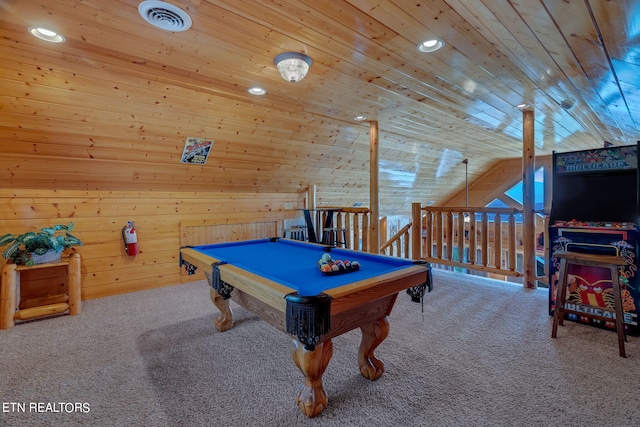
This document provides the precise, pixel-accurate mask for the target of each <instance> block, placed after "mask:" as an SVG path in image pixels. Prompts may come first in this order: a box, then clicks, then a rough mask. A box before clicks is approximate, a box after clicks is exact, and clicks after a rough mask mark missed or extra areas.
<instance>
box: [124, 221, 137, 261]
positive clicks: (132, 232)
mask: <svg viewBox="0 0 640 427" xmlns="http://www.w3.org/2000/svg"><path fill="white" fill-rule="evenodd" d="M122 240H123V241H124V250H125V251H127V254H129V256H134V255H138V252H139V251H138V235H137V234H136V229H135V228H133V222H131V221H127V225H125V226H124V227H122Z"/></svg>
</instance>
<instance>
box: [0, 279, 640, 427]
mask: <svg viewBox="0 0 640 427" xmlns="http://www.w3.org/2000/svg"><path fill="white" fill-rule="evenodd" d="M434 283H435V289H434V291H433V292H432V293H430V294H428V295H427V296H426V300H425V305H424V314H423V313H421V306H420V304H415V303H412V302H410V300H409V297H408V295H406V294H404V293H402V294H401V295H400V297H399V298H398V302H397V303H396V306H395V308H394V311H393V313H392V314H391V316H390V321H391V332H390V334H389V337H388V338H387V340H385V341H384V342H383V343H382V345H381V346H380V347H379V348H378V350H377V351H376V354H377V355H378V356H379V357H380V358H381V359H382V360H383V361H384V362H385V365H386V372H385V374H384V375H383V376H382V377H381V378H380V379H379V380H378V381H375V382H370V381H368V380H365V379H364V378H363V377H362V376H361V375H360V374H359V372H358V369H357V363H356V355H357V347H358V344H359V331H352V332H350V333H348V334H345V335H343V336H340V337H338V338H336V339H335V340H334V356H333V358H332V360H331V362H330V363H329V366H328V368H327V371H326V373H325V375H324V377H323V378H324V384H325V388H326V389H327V392H328V395H329V407H328V408H327V409H326V410H325V411H324V412H323V413H322V414H321V415H320V416H319V417H316V418H314V419H307V418H306V417H305V416H304V415H303V414H302V413H301V412H300V410H299V409H298V408H297V406H296V405H295V402H294V394H295V391H296V388H297V386H298V384H299V383H300V381H301V378H302V376H301V374H300V373H299V371H298V370H297V368H296V367H295V365H294V363H293V361H292V360H291V356H290V349H291V341H290V339H289V337H288V336H286V335H285V334H283V333H281V332H279V331H277V330H275V329H274V328H273V327H271V326H270V325H268V324H267V323H265V322H263V321H260V320H259V319H257V318H256V317H254V316H253V315H252V314H251V313H248V312H246V311H245V310H243V309H242V308H239V307H237V306H236V308H235V315H236V319H237V322H236V326H235V327H234V328H233V329H232V330H230V331H228V332H225V333H219V332H217V331H215V329H214V328H213V325H212V322H213V319H214V318H215V317H216V316H217V310H216V309H215V307H213V305H212V304H211V302H210V301H209V298H208V289H207V286H206V283H204V282H197V283H192V284H187V285H176V286H172V287H167V288H162V289H156V290H151V291H145V292H139V293H135V294H128V295H120V296H116V297H111V298H104V299H100V300H92V301H86V302H84V304H83V313H82V314H81V315H80V316H74V317H71V316H61V317H56V318H50V319H46V320H40V321H32V322H28V323H23V324H20V325H18V326H16V327H15V328H13V329H11V330H7V331H0V366H2V369H1V371H0V396H1V400H2V412H0V426H76V425H77V426H150V427H153V426H261V427H263V426H367V427H375V426H397V427H400V426H629V425H640V404H638V398H639V395H640V340H639V339H638V338H637V337H630V338H629V342H628V343H627V355H628V357H627V358H626V359H623V358H620V357H618V349H617V341H616V335H615V334H614V333H612V332H610V331H603V330H598V329H595V328H592V327H588V326H582V325H577V324H575V323H571V322H565V325H566V326H565V327H563V328H561V329H560V331H559V333H558V339H555V340H552V339H551V338H550V335H551V319H550V318H549V316H548V314H547V294H546V290H537V291H526V290H524V289H522V288H521V287H520V286H519V285H509V284H504V283H502V282H495V281H491V280H488V279H482V278H478V277H475V276H465V275H462V274H457V273H452V272H445V271H434ZM38 404H40V405H38ZM75 404H78V405H75ZM20 405H24V409H25V411H24V412H22V411H21V409H22V408H21V406H20ZM70 409H71V410H70ZM52 411H58V412H52Z"/></svg>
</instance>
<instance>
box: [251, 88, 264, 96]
mask: <svg viewBox="0 0 640 427" xmlns="http://www.w3.org/2000/svg"><path fill="white" fill-rule="evenodd" d="M249 93H250V94H251V95H266V94H267V90H266V89H263V88H261V87H258V86H253V87H250V88H249Z"/></svg>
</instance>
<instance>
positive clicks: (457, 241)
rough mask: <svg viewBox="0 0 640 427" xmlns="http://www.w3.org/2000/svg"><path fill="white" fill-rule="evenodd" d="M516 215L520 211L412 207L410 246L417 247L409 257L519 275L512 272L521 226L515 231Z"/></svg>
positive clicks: (519, 245) (514, 267)
mask: <svg viewBox="0 0 640 427" xmlns="http://www.w3.org/2000/svg"><path fill="white" fill-rule="evenodd" d="M416 205H417V206H416ZM518 214H522V211H520V210H518V209H511V208H484V207H477V208H476V207H473V208H471V207H462V208H461V207H429V206H427V207H420V205H419V204H414V208H413V209H412V223H413V224H416V226H414V229H413V230H412V236H413V237H412V245H413V246H415V245H416V244H417V246H418V247H417V248H416V247H412V257H413V258H416V257H418V258H420V259H424V260H426V261H429V262H432V263H434V264H442V265H448V266H454V267H461V268H466V269H471V270H479V271H485V272H489V273H496V274H500V275H505V276H515V277H518V276H522V272H521V271H517V270H516V253H517V252H518V251H522V235H521V227H518V229H519V230H520V231H519V232H517V227H516V215H518ZM490 216H492V217H493V218H492V220H491V221H490V220H489V217H490ZM416 255H417V256H416Z"/></svg>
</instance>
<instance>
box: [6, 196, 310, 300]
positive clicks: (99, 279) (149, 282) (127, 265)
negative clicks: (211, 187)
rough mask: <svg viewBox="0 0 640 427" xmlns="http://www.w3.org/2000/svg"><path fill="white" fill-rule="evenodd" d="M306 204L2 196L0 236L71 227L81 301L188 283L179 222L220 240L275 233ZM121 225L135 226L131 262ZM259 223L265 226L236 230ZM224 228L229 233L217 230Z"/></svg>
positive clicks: (295, 200) (278, 199) (285, 199)
mask: <svg viewBox="0 0 640 427" xmlns="http://www.w3.org/2000/svg"><path fill="white" fill-rule="evenodd" d="M304 197H305V193H225V192H158V191H131V192H127V191H79V190H32V189H25V190H9V189H0V235H4V234H6V233H22V232H26V231H29V230H35V229H39V228H41V227H45V226H51V225H54V224H59V223H64V224H66V223H68V222H70V221H73V222H74V223H75V230H74V235H76V236H77V237H78V238H79V239H80V240H82V242H83V243H84V245H83V246H77V247H75V248H74V249H75V250H76V251H77V252H79V253H80V254H81V256H82V298H83V299H92V298H99V297H104V296H109V295H116V294H122V293H127V292H135V291H140V290H144V289H151V288H156V287H161V286H168V285H173V284H177V283H180V282H182V281H185V280H188V279H185V277H182V276H181V271H180V267H179V265H178V264H179V261H178V260H179V249H180V245H181V239H182V237H181V235H180V224H181V223H183V224H184V223H189V224H197V223H202V224H209V225H219V226H220V227H218V228H217V229H218V233H219V234H218V237H219V238H224V239H228V238H231V239H233V240H241V239H245V238H254V237H259V236H258V235H259V234H261V233H262V234H264V233H265V232H270V231H272V230H273V231H275V232H277V233H280V231H281V230H282V226H283V222H284V220H286V219H294V218H298V217H299V216H301V214H300V212H299V211H296V210H295V209H296V208H302V207H304ZM290 206H291V208H292V209H285V207H287V208H289V207H290ZM127 221H133V222H134V224H135V226H136V230H137V233H138V241H139V247H140V254H139V255H137V256H132V257H130V256H128V255H127V254H126V252H125V250H124V244H123V242H122V227H124V226H125V225H126V224H127ZM259 223H271V226H270V228H262V227H247V226H234V225H237V224H259ZM221 227H222V228H221ZM225 227H227V228H229V229H230V230H231V229H232V230H233V234H232V235H231V234H230V235H227V234H225V233H223V232H221V231H220V230H222V229H224V228H225ZM214 238H215V237H214ZM0 261H2V262H4V260H1V259H0Z"/></svg>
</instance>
